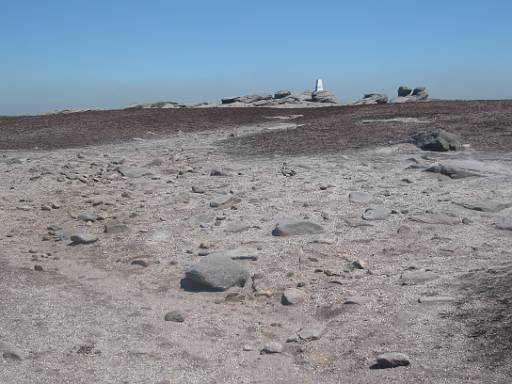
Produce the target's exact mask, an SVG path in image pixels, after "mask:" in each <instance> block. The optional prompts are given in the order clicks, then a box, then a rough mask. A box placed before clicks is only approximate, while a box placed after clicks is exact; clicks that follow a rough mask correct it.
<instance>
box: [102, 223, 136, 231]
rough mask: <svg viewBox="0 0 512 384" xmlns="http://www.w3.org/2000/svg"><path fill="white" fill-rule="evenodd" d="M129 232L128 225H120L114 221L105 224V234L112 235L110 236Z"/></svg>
mask: <svg viewBox="0 0 512 384" xmlns="http://www.w3.org/2000/svg"><path fill="white" fill-rule="evenodd" d="M129 230H130V228H129V227H128V226H127V225H126V224H123V223H120V222H117V221H113V222H111V223H108V224H105V226H104V228H103V231H104V232H105V233H110V234H119V233H123V232H127V231H129Z"/></svg>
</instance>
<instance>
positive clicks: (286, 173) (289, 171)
mask: <svg viewBox="0 0 512 384" xmlns="http://www.w3.org/2000/svg"><path fill="white" fill-rule="evenodd" d="M281 174H282V175H283V176H286V177H291V176H295V175H296V174H297V172H296V171H295V170H294V169H291V168H289V167H288V165H287V164H286V163H283V165H282V166H281Z"/></svg>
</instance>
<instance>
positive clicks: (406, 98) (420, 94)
mask: <svg viewBox="0 0 512 384" xmlns="http://www.w3.org/2000/svg"><path fill="white" fill-rule="evenodd" d="M428 98H429V95H428V93H427V89H426V88H425V87H416V88H414V89H413V90H412V92H411V89H410V88H408V87H405V86H401V87H399V88H398V97H396V98H395V99H393V100H391V102H392V103H396V104H401V103H410V102H416V101H426V100H428Z"/></svg>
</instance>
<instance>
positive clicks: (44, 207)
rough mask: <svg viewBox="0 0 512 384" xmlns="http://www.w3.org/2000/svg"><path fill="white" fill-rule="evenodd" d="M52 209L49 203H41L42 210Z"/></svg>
mask: <svg viewBox="0 0 512 384" xmlns="http://www.w3.org/2000/svg"><path fill="white" fill-rule="evenodd" d="M51 210H52V207H50V206H49V205H46V204H43V205H41V211H51Z"/></svg>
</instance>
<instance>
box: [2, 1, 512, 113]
mask: <svg viewBox="0 0 512 384" xmlns="http://www.w3.org/2000/svg"><path fill="white" fill-rule="evenodd" d="M0 5H1V6H0V49H1V51H0V52H1V54H0V115H1V114H24V113H30V114H31V113H39V112H45V111H47V110H50V109H54V108H74V107H77V108H78V107H94V106H97V107H122V106H126V105H128V104H130V103H139V102H149V101H159V100H176V101H180V102H195V101H197V102H199V101H215V100H218V99H219V98H220V97H222V96H230V95H239V94H248V93H253V92H271V91H274V90H277V89H281V88H284V89H292V90H296V91H303V90H304V89H308V88H309V89H311V88H312V87H313V86H314V80H315V78H316V77H322V78H323V79H324V83H325V85H326V88H328V89H329V90H331V91H332V92H333V93H335V94H336V96H338V98H339V99H340V100H341V101H345V102H348V101H351V100H353V99H356V98H358V97H360V96H361V95H362V94H363V93H365V92H368V91H380V92H385V93H387V94H389V95H390V96H394V94H395V92H396V88H397V87H398V85H400V84H405V85H409V86H416V85H425V86H427V87H428V89H429V91H430V94H431V95H432V96H433V97H439V98H463V99H477V98H478V99H499V98H512V1H510V0H487V1H484V0H478V1H477V0H444V1H438V0H424V1H416V0H406V1H404V0H390V1H383V0H378V1H373V0H365V1H353V0H352V1H341V0H337V1H334V0H333V1H321V0H320V1H299V0H290V1H288V0H283V1H279V0H273V1H267V0H258V1H244V0H236V1H231V0H218V1H214V0H205V1H197V0H181V1H173V0H168V1H163V0H153V1H151V0H147V1H141V0H139V1H131V0H123V1H121V0H102V1H100V0H82V1H77V0H46V1H42V0H38V1H35V0H33V1H26V0H1V1H0Z"/></svg>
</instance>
